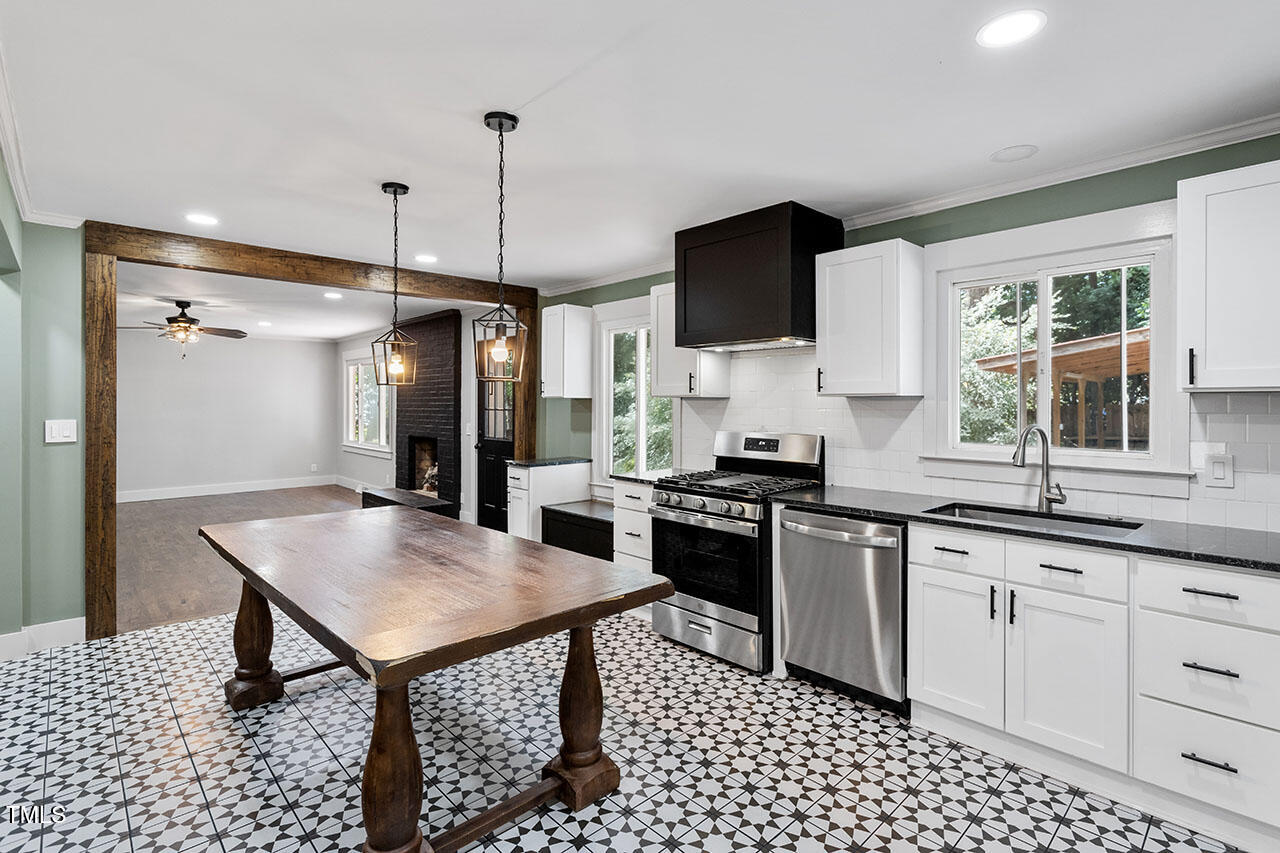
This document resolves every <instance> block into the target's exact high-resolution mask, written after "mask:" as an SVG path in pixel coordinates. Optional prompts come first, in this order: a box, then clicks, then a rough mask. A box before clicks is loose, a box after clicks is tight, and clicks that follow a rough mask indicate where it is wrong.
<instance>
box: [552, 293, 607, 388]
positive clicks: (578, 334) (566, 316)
mask: <svg viewBox="0 0 1280 853" xmlns="http://www.w3.org/2000/svg"><path fill="white" fill-rule="evenodd" d="M593 317H594V313H593V312H592V310H591V309H590V308H586V307H583V306H581V305H552V306H551V307H550V308H543V309H542V328H541V330H540V336H541V340H542V346H541V349H542V361H541V371H542V396H543V397H571V398H574V399H585V398H589V397H590V396H591V324H592V318H593Z"/></svg>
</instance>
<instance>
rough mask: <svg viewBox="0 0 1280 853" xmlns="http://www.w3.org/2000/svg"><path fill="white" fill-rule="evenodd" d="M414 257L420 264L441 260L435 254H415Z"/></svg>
mask: <svg viewBox="0 0 1280 853" xmlns="http://www.w3.org/2000/svg"><path fill="white" fill-rule="evenodd" d="M413 259H414V260H415V261H417V262H418V263H420V264H434V263H435V262H436V261H438V260H440V259H439V258H437V257H436V256H435V255H414V256H413Z"/></svg>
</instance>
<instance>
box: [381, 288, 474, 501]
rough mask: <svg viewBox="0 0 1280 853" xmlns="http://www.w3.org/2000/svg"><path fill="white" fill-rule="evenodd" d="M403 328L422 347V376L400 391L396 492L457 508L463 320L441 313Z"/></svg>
mask: <svg viewBox="0 0 1280 853" xmlns="http://www.w3.org/2000/svg"><path fill="white" fill-rule="evenodd" d="M400 325H401V328H402V329H403V330H404V332H405V333H406V334H407V335H409V336H410V337H412V338H413V339H414V340H415V341H417V342H418V374H417V378H416V382H415V383H414V384H413V385H406V386H403V387H401V388H397V389H396V487H397V488H401V489H410V490H413V491H421V492H425V493H427V494H431V493H432V492H435V493H436V494H437V495H438V496H439V497H440V498H441V499H443V500H447V501H452V502H453V503H455V504H457V503H458V500H459V497H460V493H461V484H462V456H461V447H460V446H459V445H460V443H461V431H462V361H461V355H462V315H461V314H460V313H459V312H458V311H453V310H450V311H441V312H440V313H438V314H431V315H429V316H426V317H421V318H419V319H416V320H411V321H409V322H407V323H402V324H400ZM433 467H434V469H435V470H434V474H432V470H431V469H432V468H433ZM428 481H433V484H432V483H429V482H428Z"/></svg>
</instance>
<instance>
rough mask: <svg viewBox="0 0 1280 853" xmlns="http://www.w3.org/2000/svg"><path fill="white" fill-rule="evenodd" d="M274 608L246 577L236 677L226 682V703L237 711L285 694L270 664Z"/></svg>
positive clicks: (239, 617) (238, 619) (238, 624)
mask: <svg viewBox="0 0 1280 853" xmlns="http://www.w3.org/2000/svg"><path fill="white" fill-rule="evenodd" d="M272 632H273V628H272V625H271V608H270V607H269V606H268V605H267V600H266V598H264V597H263V595H262V593H260V592H258V591H257V590H256V589H254V588H253V587H251V586H249V583H248V581H245V584H244V588H243V589H242V590H241V592H240V610H239V612H237V613H236V632H235V646H236V663H237V664H239V665H238V666H237V667H236V677H235V678H233V679H231V680H230V681H228V682H227V683H226V685H225V687H226V693H227V703H228V704H230V705H231V707H232V708H233V709H234V710H236V711H243V710H245V709H246V708H253V707H256V706H258V705H263V704H266V703H267V702H274V701H275V700H276V699H279V698H280V697H281V696H283V695H284V682H283V681H281V679H280V673H279V672H277V671H276V670H275V669H273V668H272V666H271V639H272Z"/></svg>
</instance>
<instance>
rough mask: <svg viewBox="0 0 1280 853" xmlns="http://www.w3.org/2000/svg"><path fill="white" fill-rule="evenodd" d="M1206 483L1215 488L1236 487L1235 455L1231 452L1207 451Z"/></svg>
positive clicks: (1205, 465) (1205, 462)
mask: <svg viewBox="0 0 1280 853" xmlns="http://www.w3.org/2000/svg"><path fill="white" fill-rule="evenodd" d="M1204 484H1205V485H1206V486H1210V487H1212V488H1215V489H1233V488H1235V485H1236V465H1235V457H1234V456H1232V455H1231V454H1230V453H1206V454H1205V455H1204Z"/></svg>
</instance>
